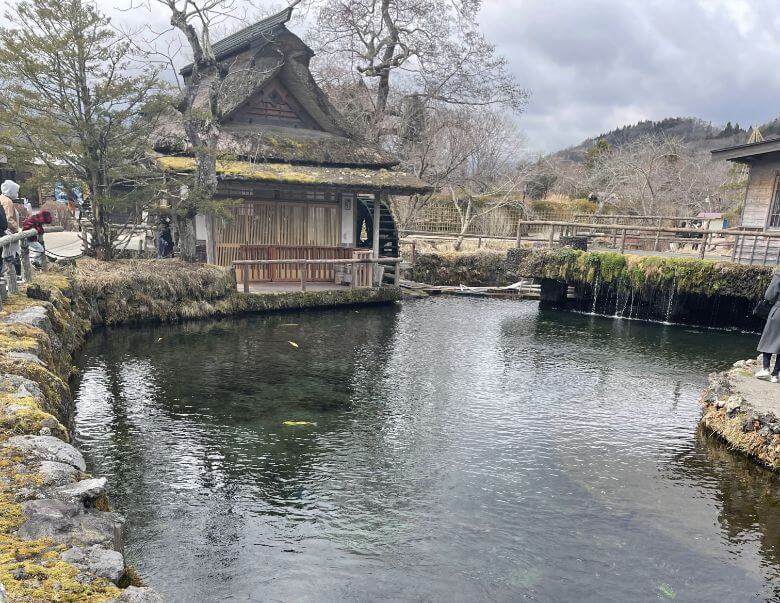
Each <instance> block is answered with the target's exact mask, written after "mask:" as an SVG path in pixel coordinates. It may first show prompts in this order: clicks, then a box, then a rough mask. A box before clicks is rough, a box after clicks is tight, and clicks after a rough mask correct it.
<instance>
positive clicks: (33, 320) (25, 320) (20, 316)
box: [3, 306, 51, 331]
mask: <svg viewBox="0 0 780 603" xmlns="http://www.w3.org/2000/svg"><path fill="white" fill-rule="evenodd" d="M3 322H20V323H22V324H26V325H31V326H33V327H38V328H39V329H43V330H44V331H50V330H51V322H50V321H49V314H48V312H47V311H46V307H45V306H30V307H29V308H25V309H24V310H20V311H19V312H14V313H13V314H11V315H10V316H8V318H6V319H5V320H4V321H3Z"/></svg>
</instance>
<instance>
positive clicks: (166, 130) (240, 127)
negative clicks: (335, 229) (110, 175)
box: [154, 9, 399, 168]
mask: <svg viewBox="0 0 780 603" xmlns="http://www.w3.org/2000/svg"><path fill="white" fill-rule="evenodd" d="M289 17H290V10H289V9H285V10H284V11H282V12H281V13H279V14H277V15H274V16H273V17H269V18H268V19H266V20H264V21H261V22H259V23H256V24H255V25H252V26H250V27H247V28H245V29H243V30H241V31H239V32H236V33H234V34H232V35H231V36H228V37H227V38H225V39H224V40H220V41H219V42H217V43H216V44H214V52H215V54H216V56H217V58H218V59H219V60H220V61H221V62H222V66H223V68H224V69H225V70H226V71H227V75H226V76H225V78H224V79H223V80H222V82H221V83H220V85H219V89H218V90H217V94H218V95H219V98H218V105H219V107H220V110H221V112H222V115H221V118H220V122H221V133H220V138H219V141H218V142H217V146H218V152H219V154H220V156H221V157H222V158H224V159H245V160H248V161H252V162H257V161H272V162H290V163H295V164H310V165H312V164H313V165H331V166H342V167H369V168H387V167H392V166H395V165H397V164H398V163H399V162H398V160H397V159H396V158H395V157H393V156H392V155H391V154H389V153H387V152H385V151H383V150H382V149H380V148H379V147H377V146H376V145H374V144H371V143H368V142H367V141H365V140H364V139H363V138H362V137H361V136H360V135H359V134H357V133H355V132H353V131H351V129H350V126H349V125H348V124H347V122H346V120H345V119H344V118H343V117H342V116H341V114H340V113H339V112H338V110H336V108H335V107H334V106H333V105H332V104H331V102H330V101H329V100H328V98H327V96H326V95H325V93H324V92H323V91H322V89H321V88H320V87H319V86H318V85H317V83H316V82H315V81H314V78H313V77H312V75H311V72H310V70H309V61H310V60H311V57H312V55H313V53H312V51H311V49H309V47H308V46H306V45H305V44H304V43H303V42H302V41H301V40H300V38H298V37H297V36H295V35H294V34H292V33H291V32H290V31H289V30H287V29H286V28H285V27H284V24H285V23H286V22H287V21H288V20H289ZM191 69H192V66H191V65H190V66H188V67H186V68H185V69H183V70H182V73H184V74H185V76H187V75H188V74H189V73H190V72H191ZM203 77H204V80H203V82H202V85H201V86H200V87H199V92H198V96H197V97H196V98H195V102H194V109H195V110H196V111H197V110H198V109H200V108H203V109H208V108H209V106H210V99H209V97H208V95H209V93H210V91H211V85H212V84H213V83H214V82H213V80H214V79H215V78H216V77H217V76H216V74H205V75H204V76H203ZM272 80H276V81H278V82H279V84H280V85H281V86H282V87H283V88H284V89H285V90H287V91H288V92H289V94H290V95H291V96H292V97H293V98H294V99H295V102H296V103H297V104H298V107H299V110H300V111H301V112H303V113H305V127H288V126H286V125H284V124H276V125H269V124H267V123H266V124H256V125H255V124H253V125H248V124H245V123H234V122H233V120H232V119H231V117H232V115H233V114H234V113H236V112H237V110H238V109H240V108H241V107H242V106H244V105H245V104H247V103H249V102H250V101H251V100H252V98H253V97H254V96H255V95H258V94H260V93H261V90H262V89H263V87H264V86H265V85H266V84H269V85H272V84H270V82H272ZM161 121H162V123H161V125H160V126H158V128H157V130H156V132H155V141H154V150H155V151H157V152H159V153H164V154H176V155H178V154H191V153H192V149H191V147H190V145H189V142H188V140H187V137H186V135H185V133H184V128H183V125H182V123H181V119H180V117H179V116H178V114H176V113H175V112H171V117H170V119H165V120H161ZM239 121H240V120H239Z"/></svg>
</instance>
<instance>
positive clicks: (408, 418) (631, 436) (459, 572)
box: [75, 299, 780, 601]
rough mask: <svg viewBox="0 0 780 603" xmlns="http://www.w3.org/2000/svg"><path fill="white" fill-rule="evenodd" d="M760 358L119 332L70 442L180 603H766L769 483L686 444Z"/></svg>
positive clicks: (430, 327)
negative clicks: (719, 397)
mask: <svg viewBox="0 0 780 603" xmlns="http://www.w3.org/2000/svg"><path fill="white" fill-rule="evenodd" d="M756 339H757V337H756V336H754V335H744V334H737V333H725V332H718V331H706V330H697V329H691V328H685V327H675V326H663V325H657V324H647V323H640V322H634V321H625V320H611V319H606V318H599V317H592V316H584V315H578V314H567V313H559V312H549V311H543V310H540V309H539V307H538V305H537V304H535V303H532V302H514V301H506V302H504V301H495V300H485V301H483V300H474V299H438V300H429V301H420V302H413V303H408V304H405V305H404V306H403V307H400V308H398V307H383V308H359V309H342V310H336V311H324V312H308V313H301V314H283V315H273V316H261V317H253V318H247V319H241V320H230V321H221V322H205V323H190V324H185V325H180V326H162V327H153V328H140V329H119V330H107V331H102V332H98V333H96V334H95V335H94V336H93V338H92V339H91V340H90V341H89V342H88V344H87V346H86V348H85V350H84V352H83V354H82V357H81V359H80V365H81V368H82V371H83V373H82V377H81V378H80V380H79V381H78V382H77V383H76V384H75V392H76V395H77V415H76V419H75V426H76V434H77V438H76V439H77V440H78V445H79V446H80V447H81V449H82V450H83V451H84V453H85V456H86V457H87V461H88V464H89V465H90V468H91V469H92V470H93V471H94V472H95V473H99V474H101V475H105V476H107V477H108V478H109V481H110V494H111V498H112V501H113V504H114V505H115V506H116V507H117V508H118V509H119V510H120V511H121V512H122V513H124V514H125V516H126V517H127V521H128V523H127V534H126V553H127V556H128V559H129V561H130V562H131V563H133V564H134V565H135V566H136V567H137V568H138V570H139V571H140V573H141V574H142V575H143V576H144V578H145V579H146V581H147V582H148V583H149V584H150V585H152V586H154V587H155V588H157V589H158V590H160V591H162V592H163V593H165V594H166V595H167V596H168V598H169V599H170V600H173V601H225V600H236V601H244V600H259V601H333V600H339V601H343V600H377V599H385V600H412V601H417V600H424V601H476V600H497V601H510V600H511V601H516V600H521V599H530V600H538V601H570V600H577V601H654V600H655V601H657V600H659V599H661V600H663V599H675V600H678V601H750V600H755V601H763V600H773V599H774V600H778V598H780V587H779V586H778V581H780V505H778V501H779V500H780V480H778V478H777V477H775V476H773V475H771V474H770V473H768V472H766V471H764V470H763V469H760V468H758V467H756V466H754V465H753V464H751V463H750V462H748V461H746V460H744V459H742V458H740V457H736V456H733V455H731V454H729V453H728V451H727V450H725V448H724V447H723V446H722V445H720V444H719V443H717V442H714V441H712V440H711V439H709V438H707V437H705V436H703V435H702V434H700V433H697V430H696V424H697V419H698V417H699V408H698V406H697V402H696V401H697V397H698V395H699V392H700V390H701V389H702V387H703V385H704V381H705V375H706V374H707V373H708V372H710V371H713V370H716V369H720V368H724V367H726V366H728V365H729V364H730V363H731V362H733V361H734V360H735V359H739V358H743V357H748V356H750V355H752V354H753V350H754V349H755V342H756ZM290 342H293V343H295V344H297V347H296V346H293V345H291V343H290ZM286 421H304V422H309V423H312V424H311V425H285V422H286Z"/></svg>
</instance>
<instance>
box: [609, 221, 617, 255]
mask: <svg viewBox="0 0 780 603" xmlns="http://www.w3.org/2000/svg"><path fill="white" fill-rule="evenodd" d="M613 224H614V221H613ZM610 230H612V249H617V228H612V229H610Z"/></svg>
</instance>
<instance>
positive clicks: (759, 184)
mask: <svg viewBox="0 0 780 603" xmlns="http://www.w3.org/2000/svg"><path fill="white" fill-rule="evenodd" d="M754 134H755V133H754ZM751 138H752V139H754V140H756V142H749V143H747V144H740V145H735V146H731V147H726V148H723V149H715V150H714V151H712V156H713V158H716V159H725V160H727V161H733V162H735V163H741V164H743V165H745V166H747V167H748V170H749V173H748V185H747V190H746V191H745V202H744V205H743V207H742V218H741V224H740V225H741V227H742V228H743V229H745V230H747V231H750V230H753V231H769V230H780V138H775V139H771V140H761V136H760V133H758V135H757V136H755V135H754V136H752V137H751ZM774 241H775V240H774V239H771V240H770V239H760V240H759V239H758V238H757V237H752V240H751V238H750V237H746V236H742V237H739V238H738V240H737V243H736V248H735V251H734V258H735V259H736V260H737V261H750V262H751V263H754V262H755V261H758V260H757V259H756V258H760V259H761V260H762V261H763V262H766V261H767V258H769V259H771V260H772V261H774V262H776V261H780V247H779V246H778V244H777V243H776V242H774ZM756 248H758V250H759V251H758V253H756ZM776 258H777V259H776ZM759 263H761V262H759Z"/></svg>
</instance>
